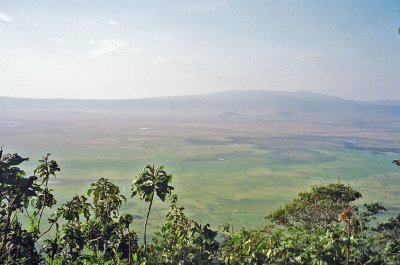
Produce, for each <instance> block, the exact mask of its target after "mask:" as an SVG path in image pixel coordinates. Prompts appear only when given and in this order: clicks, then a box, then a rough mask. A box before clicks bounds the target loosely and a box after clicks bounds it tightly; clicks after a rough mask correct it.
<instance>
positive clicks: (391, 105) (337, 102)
mask: <svg viewBox="0 0 400 265" xmlns="http://www.w3.org/2000/svg"><path fill="white" fill-rule="evenodd" d="M0 109H37V110H46V109H48V110H91V109H92V110H96V109H101V110H142V111H146V110H152V111H157V110H159V111H160V110H168V111H213V112H220V113H225V112H240V113H253V112H254V113H350V112H352V113H360V114H364V115H372V114H374V115H377V114H385V115H400V102H383V101H375V102H361V101H354V100H347V99H343V98H339V97H334V96H327V95H323V94H318V93H314V92H303V91H302V92H280V91H262V90H249V91H224V92H217V93H212V94H206V95H191V96H171V97H155V98H143V99H121V100H88V99H24V98H10V97H0Z"/></svg>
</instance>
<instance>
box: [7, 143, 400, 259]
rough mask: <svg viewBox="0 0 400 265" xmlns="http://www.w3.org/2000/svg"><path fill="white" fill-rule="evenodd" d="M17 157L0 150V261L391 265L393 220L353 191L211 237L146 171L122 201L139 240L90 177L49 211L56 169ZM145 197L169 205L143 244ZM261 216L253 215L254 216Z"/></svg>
mask: <svg viewBox="0 0 400 265" xmlns="http://www.w3.org/2000/svg"><path fill="white" fill-rule="evenodd" d="M27 160H28V159H27V158H22V157H20V156H19V155H18V154H3V150H2V149H1V150H0V199H1V210H0V235H1V236H0V263H1V264H399V263H400V239H399V238H400V237H399V236H400V215H399V216H397V217H396V218H390V219H389V220H385V221H381V220H380V219H379V220H378V219H377V217H379V215H380V213H382V212H384V211H385V208H384V207H383V206H382V205H381V204H379V203H370V204H364V205H359V204H357V200H358V199H360V198H361V196H362V195H361V193H359V192H358V191H356V190H354V189H353V188H351V187H349V186H346V185H344V184H342V183H340V182H339V183H333V184H328V185H321V186H313V187H312V188H311V190H310V191H308V192H303V193H300V194H299V195H298V196H297V197H296V198H295V199H293V200H292V201H291V202H289V203H288V204H286V205H285V206H284V207H281V208H279V209H277V210H275V211H273V212H272V213H271V214H269V215H267V216H266V218H265V219H266V220H265V222H263V223H262V224H260V225H259V226H258V227H255V228H241V229H240V230H239V231H233V229H232V227H231V226H230V225H229V224H225V225H222V226H220V228H219V231H214V230H213V229H212V227H211V226H210V225H209V224H201V223H199V222H196V221H195V220H191V219H190V218H188V217H187V216H186V215H185V211H184V207H182V206H180V205H179V204H178V197H177V195H176V194H173V193H172V192H173V187H172V186H171V182H172V176H171V175H169V174H167V173H166V172H165V170H164V169H163V167H155V166H154V165H148V166H146V167H145V168H144V170H143V171H142V172H141V173H139V174H138V175H137V176H136V177H135V178H134V180H133V182H132V188H131V190H132V193H131V197H132V198H133V197H135V196H139V197H140V199H141V200H143V201H144V203H148V211H147V215H146V218H145V221H144V234H143V242H142V241H140V240H139V235H138V234H137V233H136V230H135V227H133V225H132V222H133V213H123V212H121V210H120V209H121V206H122V205H123V204H124V203H125V202H126V201H127V198H126V197H125V196H123V195H122V194H121V193H120V189H119V187H118V186H117V185H115V184H113V183H112V182H110V181H109V180H108V179H105V178H100V179H99V180H98V181H96V182H95V183H93V184H91V186H90V188H89V189H88V191H87V194H86V195H76V196H74V197H73V198H72V199H70V200H69V201H67V202H65V203H63V204H61V205H60V206H59V207H58V208H57V209H56V210H55V211H54V213H53V214H52V215H51V217H50V218H48V220H47V222H45V221H44V214H43V213H44V212H45V211H46V210H47V211H48V210H49V209H50V208H52V207H55V205H56V198H55V197H54V194H53V193H52V189H51V188H50V186H49V183H50V181H49V180H50V178H52V177H55V175H56V173H57V172H58V171H60V168H59V166H58V164H57V162H56V161H54V160H51V159H50V157H49V154H48V155H46V156H44V157H43V158H42V159H41V160H39V166H38V167H37V168H36V169H35V171H34V175H33V176H26V174H25V172H24V171H23V170H22V169H21V168H20V164H21V163H22V162H24V161H27ZM155 199H159V200H161V201H167V200H168V201H169V203H170V210H169V211H168V213H167V215H166V217H165V222H164V223H163V224H161V225H160V226H159V227H158V229H157V230H156V232H155V234H154V237H153V239H152V242H148V240H147V231H146V230H147V224H148V222H150V221H151V219H150V218H149V217H150V213H151V209H152V204H153V201H154V200H155ZM260 210H262V209H260Z"/></svg>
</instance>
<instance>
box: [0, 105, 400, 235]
mask: <svg viewBox="0 0 400 265" xmlns="http://www.w3.org/2000/svg"><path fill="white" fill-rule="evenodd" d="M393 127H394V126H393V124H391V127H390V129H389V128H384V127H381V128H374V127H368V128H365V127H358V126H355V125H351V124H335V123H330V122H329V120H324V121H319V120H316V121H315V122H300V121H279V120H267V119H254V118H253V119H252V118H249V117H237V118H231V117H229V118H221V117H220V116H218V115H214V116H213V115H208V116H199V115H198V116H196V115H195V114H190V113H189V114H186V115H182V114H181V115H175V116H174V115H171V116H168V115H164V116H163V115H162V114H146V115H144V114H140V113H134V112H121V113H120V112H114V113H112V112H107V113H95V112H88V111H85V112H84V111H82V112H62V111H57V112H52V113H48V112H40V111H32V112H31V113H26V112H10V113H4V116H3V117H2V118H0V143H1V144H4V145H5V151H6V152H18V153H19V154H21V155H23V156H27V157H30V161H29V163H27V164H26V167H25V169H27V171H28V172H29V173H32V172H33V168H34V166H35V164H36V161H37V159H39V158H40V157H41V156H42V155H44V154H46V153H47V152H49V153H51V154H52V157H53V159H56V160H57V161H58V162H59V165H60V167H61V169H62V171H61V173H60V174H59V175H58V176H57V178H56V179H54V180H53V181H52V186H53V187H54V189H55V191H56V193H55V194H56V197H57V198H58V201H59V202H63V201H65V200H67V199H69V198H71V197H72V196H73V195H74V194H83V193H84V192H85V191H86V189H88V187H89V185H90V183H91V182H94V181H95V180H96V179H97V178H99V177H107V178H110V179H111V180H113V181H115V182H116V183H118V184H119V185H120V187H121V189H122V191H123V192H124V193H125V194H127V195H129V190H130V184H131V180H132V177H133V176H134V175H135V174H136V173H138V172H140V171H141V169H142V168H143V166H144V165H146V164H148V163H153V162H154V163H155V164H156V165H159V164H163V165H165V168H166V170H167V172H168V173H171V174H173V175H174V182H173V186H174V187H175V191H176V193H177V194H178V195H179V200H180V204H182V205H184V206H185V207H186V209H187V213H188V215H189V216H191V217H193V218H195V219H197V220H199V221H203V222H211V223H212V224H213V225H215V226H216V225H218V224H223V223H225V222H229V223H232V224H233V225H234V227H235V228H238V227H240V226H242V225H254V224H257V223H260V222H261V221H262V218H263V217H264V216H265V214H266V213H268V212H269V211H270V210H271V209H273V208H276V207H278V206H280V205H283V204H284V203H285V202H288V201H289V200H291V199H292V198H293V197H294V196H295V195H296V194H297V193H298V192H300V191H304V190H307V189H308V188H309V187H310V185H314V184H321V183H328V182H335V181H338V179H340V180H341V181H343V182H344V183H345V184H349V185H352V186H353V187H354V188H356V189H358V190H360V191H361V193H362V194H363V195H364V200H365V202H370V201H380V202H382V203H384V204H385V205H386V206H387V207H389V208H390V210H391V212H392V213H393V212H400V208H399V207H398V205H400V169H399V168H397V167H395V166H393V165H392V164H391V161H392V160H393V159H396V158H399V157H400V154H399V153H400V152H399V151H398V149H396V148H397V147H399V146H400V133H399V131H398V130H394V129H393ZM166 207H167V205H166V204H165V205H162V204H161V203H159V202H156V205H155V209H154V211H152V220H151V222H150V227H152V228H154V226H156V225H157V224H159V223H160V221H161V219H162V218H163V214H164V213H165V209H166ZM125 210H127V211H129V212H130V213H132V214H134V215H135V218H136V220H135V222H136V224H137V227H138V230H140V228H139V224H140V227H141V225H142V223H143V220H141V218H142V216H144V214H145V211H146V205H145V204H144V203H141V202H139V201H138V199H137V198H135V199H133V200H130V201H129V203H127V204H126V205H125Z"/></svg>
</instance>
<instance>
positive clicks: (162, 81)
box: [0, 0, 400, 100]
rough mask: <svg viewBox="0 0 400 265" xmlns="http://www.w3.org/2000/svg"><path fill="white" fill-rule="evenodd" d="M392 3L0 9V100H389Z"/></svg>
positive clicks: (209, 1)
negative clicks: (253, 95)
mask: <svg viewBox="0 0 400 265" xmlns="http://www.w3.org/2000/svg"><path fill="white" fill-rule="evenodd" d="M399 26H400V1H398V0H397V1H394V0H393V1H389V0H387V1H386V0H385V1H383V0H376V1H368V0H362V1H350V0H343V1H329V0H315V1H311V0H309V1H306V0H304V1H283V0H276V1H273V0H263V1H262V0H260V1H252V0H246V1H245V0H242V1H239V0H204V1H195V0H185V1H184V0H182V1H167V0H158V1H156V0H153V1H152V0H142V1H134V0H131V1H127V0H126V1H111V0H107V1H105V0H104V1H101V0H96V1H82V0H79V1H78V0H76V1H73V0H69V1H54V0H53V1H50V0H48V1H40V0H38V1H31V0H29V1H28V0H26V1H22V0H21V1H15V0H0V96H14V97H34V98H54V97H57V98H59V97H62V98H102V99H103V98H141V97H152V96H166V95H182V94H204V93H209V92H215V91H221V90H246V89H251V90H253V89H264V90H283V91H298V90H308V91H315V92H319V93H324V94H330V95H336V96H340V97H345V98H351V99H359V100H375V99H378V100H381V99H397V100H399V99H400V87H399V84H400V35H399V34H398V33H397V29H398V27H399Z"/></svg>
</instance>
